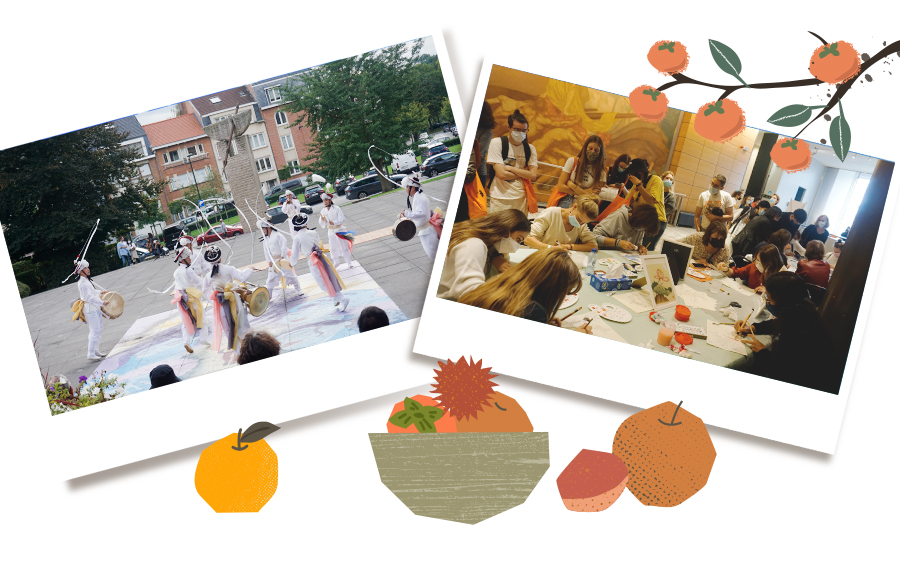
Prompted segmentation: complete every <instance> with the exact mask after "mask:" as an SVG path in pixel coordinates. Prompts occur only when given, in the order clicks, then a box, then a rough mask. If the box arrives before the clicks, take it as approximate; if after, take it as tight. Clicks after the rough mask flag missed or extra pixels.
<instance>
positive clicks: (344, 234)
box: [334, 231, 354, 254]
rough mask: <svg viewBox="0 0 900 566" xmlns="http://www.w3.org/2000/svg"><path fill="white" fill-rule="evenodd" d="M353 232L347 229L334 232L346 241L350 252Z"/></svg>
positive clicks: (351, 250) (351, 251)
mask: <svg viewBox="0 0 900 566" xmlns="http://www.w3.org/2000/svg"><path fill="white" fill-rule="evenodd" d="M353 234H354V232H348V231H343V232H335V233H334V235H335V236H337V237H338V238H340V239H342V240H344V241H345V242H347V246H348V247H349V248H350V253H351V254H352V253H353Z"/></svg>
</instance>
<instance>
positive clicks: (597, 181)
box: [547, 136, 617, 208]
mask: <svg viewBox="0 0 900 566" xmlns="http://www.w3.org/2000/svg"><path fill="white" fill-rule="evenodd" d="M605 160H606V155H605V153H604V151H603V140H602V139H601V138H600V136H588V139H586V140H585V141H584V145H582V146H581V152H580V153H579V154H578V156H577V157H570V158H569V159H568V160H566V164H565V165H564V166H563V170H562V173H560V175H559V184H558V185H556V187H555V188H554V189H553V192H552V193H550V198H549V199H548V200H547V206H548V207H551V206H558V207H559V208H570V207H571V206H572V203H573V202H575V199H576V198H577V197H580V196H585V195H595V194H599V193H600V189H601V188H602V187H603V186H605V185H606V171H605V169H604V167H603V162H604V161H605ZM611 193H612V198H610V199H609V200H612V199H614V198H615V197H616V194H617V191H615V190H611Z"/></svg>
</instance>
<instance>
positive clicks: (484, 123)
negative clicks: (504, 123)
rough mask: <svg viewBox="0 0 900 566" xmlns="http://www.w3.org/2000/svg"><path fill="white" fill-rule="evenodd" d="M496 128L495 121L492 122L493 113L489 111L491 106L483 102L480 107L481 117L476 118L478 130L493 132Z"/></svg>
mask: <svg viewBox="0 0 900 566" xmlns="http://www.w3.org/2000/svg"><path fill="white" fill-rule="evenodd" d="M496 127H497V121H496V120H494V111H493V110H491V105H490V104H488V103H487V100H485V101H484V104H482V105H481V116H479V117H478V128H477V129H479V130H493V129H494V128H496Z"/></svg>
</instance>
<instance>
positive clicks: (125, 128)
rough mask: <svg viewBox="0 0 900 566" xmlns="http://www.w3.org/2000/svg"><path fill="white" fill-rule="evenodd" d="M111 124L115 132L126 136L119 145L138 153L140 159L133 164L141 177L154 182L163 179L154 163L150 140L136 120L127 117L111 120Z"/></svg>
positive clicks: (132, 117)
mask: <svg viewBox="0 0 900 566" xmlns="http://www.w3.org/2000/svg"><path fill="white" fill-rule="evenodd" d="M112 124H113V126H114V127H115V128H116V131H117V132H119V133H120V134H125V136H126V138H125V141H123V142H122V143H121V145H123V146H125V147H128V148H132V149H136V150H137V151H138V153H140V155H141V157H139V158H138V159H136V160H135V163H136V164H137V166H138V168H139V169H140V174H141V177H144V178H146V177H149V178H151V179H153V180H154V181H160V180H162V178H163V177H162V175H161V174H160V172H159V166H158V165H157V163H156V155H155V154H154V153H153V147H152V146H151V144H150V139H149V138H148V137H147V133H146V132H145V131H144V128H143V127H141V123H140V122H138V120H137V118H135V117H134V116H128V117H126V118H120V119H118V120H113V122H112Z"/></svg>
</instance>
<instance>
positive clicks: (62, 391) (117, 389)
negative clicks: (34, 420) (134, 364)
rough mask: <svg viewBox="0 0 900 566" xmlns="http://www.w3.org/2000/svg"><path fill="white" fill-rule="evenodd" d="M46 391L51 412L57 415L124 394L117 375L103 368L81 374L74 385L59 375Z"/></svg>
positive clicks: (122, 385) (123, 388) (123, 387)
mask: <svg viewBox="0 0 900 566" xmlns="http://www.w3.org/2000/svg"><path fill="white" fill-rule="evenodd" d="M46 391H47V402H48V403H49V405H50V412H51V414H53V415H59V414H61V413H68V412H71V411H74V410H76V409H81V408H83V407H90V406H91V405H96V404H98V403H104V402H106V401H110V400H112V399H117V398H119V397H121V396H123V395H125V386H124V384H120V383H119V376H118V375H116V374H114V373H107V372H106V371H105V370H104V371H101V372H99V373H98V372H94V373H92V374H91V375H90V377H88V376H84V375H82V376H81V377H79V378H78V382H77V383H76V384H74V385H73V384H70V383H69V382H68V380H67V379H66V378H65V377H64V376H60V377H59V379H58V381H55V382H54V383H52V384H50V385H49V386H48V387H47V390H46Z"/></svg>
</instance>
